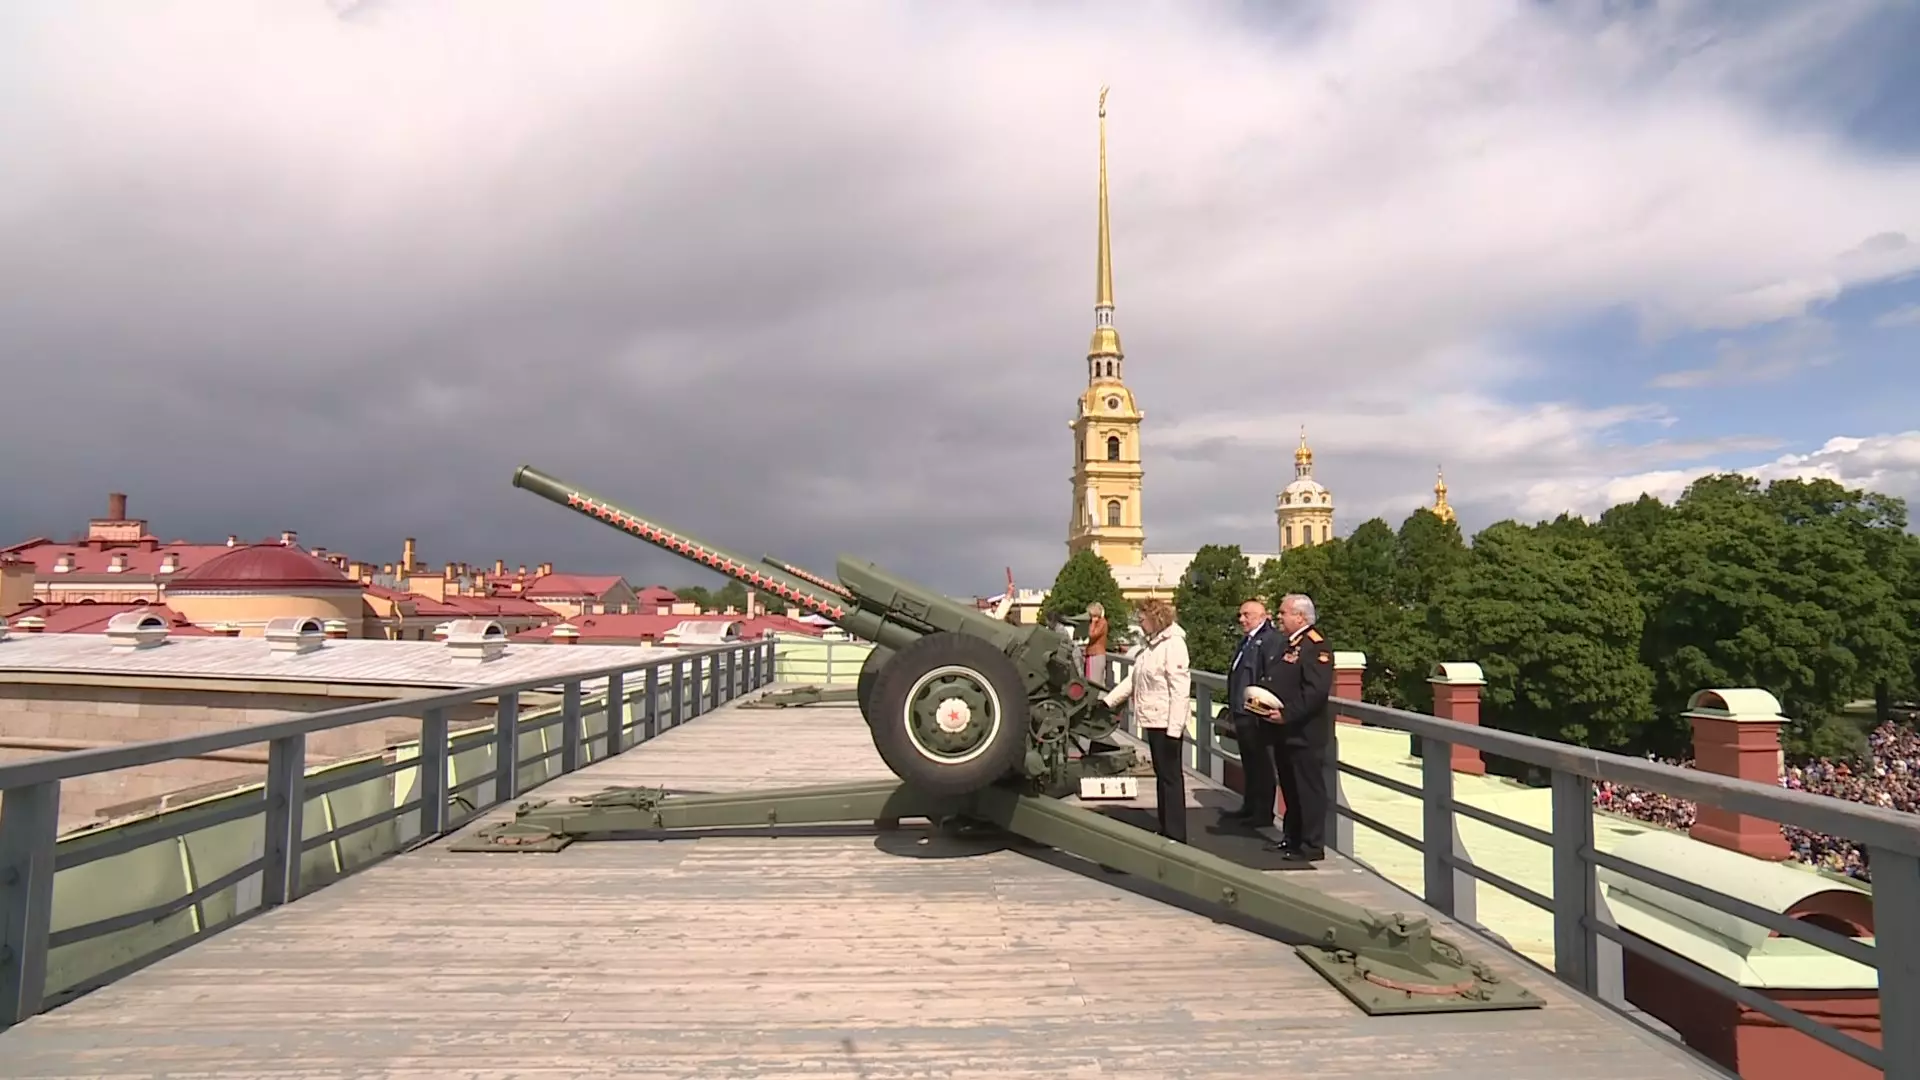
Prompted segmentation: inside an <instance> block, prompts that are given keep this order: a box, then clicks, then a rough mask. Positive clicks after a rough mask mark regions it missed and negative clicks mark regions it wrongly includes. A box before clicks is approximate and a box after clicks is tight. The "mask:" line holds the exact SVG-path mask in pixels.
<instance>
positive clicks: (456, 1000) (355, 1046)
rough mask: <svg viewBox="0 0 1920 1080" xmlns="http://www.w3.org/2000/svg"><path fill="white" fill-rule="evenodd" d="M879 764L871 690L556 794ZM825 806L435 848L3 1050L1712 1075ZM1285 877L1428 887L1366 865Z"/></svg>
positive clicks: (590, 1064)
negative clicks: (867, 708)
mask: <svg viewBox="0 0 1920 1080" xmlns="http://www.w3.org/2000/svg"><path fill="white" fill-rule="evenodd" d="M888 775H889V774H888V772H887V771H886V769H885V767H884V766H883V765H882V764H881V763H880V761H879V759H878V757H877V755H875V754H874V752H873V750H872V746H871V743H870V742H869V741H868V737H867V734H866V731H865V728H864V726H863V725H862V723H861V722H860V720H859V718H858V715H857V714H856V713H854V712H853V710H851V709H846V708H804V709H786V710H739V709H731V708H729V709H724V710H722V711H720V712H716V713H713V714H711V715H708V716H704V717H700V718H698V719H696V720H695V721H693V722H692V723H690V724H688V725H686V726H683V727H680V728H676V729H673V730H671V731H668V732H665V733H663V734H662V735H661V736H660V737H659V738H657V739H656V740H654V741H652V742H650V743H647V744H645V745H643V746H641V747H639V748H637V749H635V750H632V751H630V752H628V753H627V754H624V755H622V756H620V757H618V758H615V759H613V760H612V761H608V762H604V763H601V764H599V765H595V766H593V767H591V768H589V769H587V770H583V771H582V772H580V773H578V774H575V775H573V776H569V777H565V778H562V779H560V780H556V781H554V782H553V783H551V784H549V785H547V786H546V787H544V788H542V789H541V790H540V791H539V792H537V793H536V794H537V795H538V796H564V795H566V794H575V793H580V792H585V791H592V790H597V789H599V788H602V787H607V786H617V785H624V784H650V785H655V784H657V785H665V786H668V787H670V788H673V789H675V790H684V791H719V790H735V789H741V788H746V787H774V786H781V785H792V784H818V783H828V782H834V781H838V780H858V779H866V778H880V777H885V776H888ZM500 816H504V812H496V813H495V814H490V815H488V818H490V819H491V818H497V817H500ZM821 831H824V832H827V833H828V834H827V835H781V836H777V837H767V836H728V837H703V838H700V839H694V840H670V841H652V840H642V841H617V842H601V843H581V844H575V845H574V846H573V847H572V848H570V849H568V850H567V851H564V852H561V853H559V854H557V855H540V854H456V853H452V852H448V851H446V850H445V845H444V844H442V845H438V846H435V847H433V848H430V849H427V850H423V851H420V852H416V853H413V854H410V855H407V856H403V857H401V858H398V859H395V860H392V861H390V862H388V863H385V864H382V865H380V866H377V867H374V868H372V869H369V870H367V871H365V872H363V873H361V874H359V875H357V876H355V877H352V878H349V879H347V880H345V881H342V882H340V883H338V884H335V885H333V886H330V887H329V888H327V889H325V890H323V891H321V892H318V893H316V894H314V895H312V896H309V897H306V898H304V899H302V900H300V901H299V902H298V903H296V904H294V905H292V906H290V907H287V908H283V909H280V910H278V911H275V912H272V913H269V914H267V915H265V916H262V917H260V918H258V919H256V920H254V921H253V922H251V923H249V924H246V925H243V926H241V927H238V928H236V929H234V930H232V931H230V932H228V933H225V934H222V935H220V936H218V937H216V938H214V939H212V940H211V941H208V942H206V943H204V944H201V945H199V946H197V947H195V948H193V949H190V950H187V951H186V952H184V953H181V954H180V955H178V956H175V957H172V958H169V959H168V960H165V961H162V962H161V963H159V964H156V965H155V966H153V967H151V968H149V969H147V970H145V971H143V972H140V973H137V974H135V975H132V976H130V977H128V978H126V979H124V980H122V981H121V982H118V983H116V984H114V985H112V986H109V987H106V988H104V989H102V990H100V991H98V992H96V993H94V994H92V995H90V996H89V997H87V998H84V999H82V1000H80V1001H77V1002H74V1003H72V1004H70V1005H68V1006H66V1007H64V1008H62V1009H59V1010H57V1011H55V1012H53V1013H49V1014H47V1015H45V1016H41V1017H37V1018H35V1019H33V1020H31V1021H29V1022H27V1023H26V1024H22V1025H20V1026H18V1027H16V1028H15V1029H13V1030H12V1031H10V1032H7V1033H6V1034H4V1035H0V1075H4V1076H7V1077H10V1078H11V1077H18V1078H22V1080H29V1078H53V1077H63V1078H64V1077H80V1076H86V1077H104V1078H120V1077H127V1078H131V1077H157V1076H169V1077H182V1076H192V1077H209V1078H210V1077H222V1078H225V1077H234V1078H239V1077H247V1078H268V1077H272V1078H287V1080H294V1078H299V1080H319V1078H335V1077H355V1078H360V1077H395V1078H399V1077H407V1078H415V1077H418V1078H433V1080H456V1078H475V1080H478V1078H487V1080H492V1078H505V1077H581V1078H591V1077H622V1078H627V1080H653V1078H661V1080H665V1078H695V1077H698V1078H701V1080H710V1078H721V1077H751V1078H754V1080H770V1078H788V1077H802V1076H804V1077H808V1078H840V1077H846V1078H862V1080H894V1078H906V1077H915V1078H948V1077H951V1078H956V1080H958V1078H965V1080H992V1078H998V1077H1008V1078H1011V1077H1021V1078H1042V1077H1044V1078H1049V1080H1051V1078H1073V1077H1099V1078H1103V1080H1104V1078H1112V1077H1127V1078H1137V1080H1148V1078H1160V1077H1167V1078H1171V1077H1182V1078H1200V1077H1216V1076H1217V1077H1234V1078H1236V1080H1238V1078H1244V1077H1248V1076H1254V1075H1273V1074H1276V1073H1278V1074H1283V1075H1314V1076H1321V1077H1346V1076H1351V1077H1361V1076H1368V1077H1371V1076H1375V1075H1391V1074H1397V1073H1412V1072H1415V1071H1417V1072H1418V1073H1420V1074H1423V1075H1429V1076H1436V1077H1466V1076H1472V1077H1475V1078H1476V1080H1481V1078H1484V1080H1492V1078H1503V1077H1538V1076H1545V1075H1551V1076H1553V1077H1555V1078H1556V1080H1579V1078H1584V1077H1594V1078H1601V1077H1604V1078H1606V1080H1618V1078H1619V1077H1622V1076H1634V1077H1642V1078H1665V1077H1699V1076H1713V1075H1717V1074H1716V1073H1715V1072H1714V1071H1713V1070H1711V1069H1709V1068H1707V1067H1705V1066H1702V1065H1698V1064H1696V1063H1694V1062H1693V1061H1692V1060H1690V1059H1689V1058H1688V1057H1687V1056H1686V1055H1685V1054H1684V1053H1682V1052H1680V1051H1678V1050H1676V1049H1674V1048H1672V1047H1669V1046H1666V1045H1664V1044H1661V1043H1659V1042H1657V1041H1656V1040H1655V1039H1653V1037H1651V1036H1649V1035H1646V1034H1644V1033H1640V1032H1637V1031H1635V1030H1633V1029H1632V1027H1631V1025H1629V1024H1628V1023H1626V1022H1625V1021H1623V1020H1620V1019H1619V1018H1617V1017H1613V1016H1611V1015H1610V1014H1607V1013H1605V1012H1604V1011H1602V1010H1600V1009H1598V1007H1596V1006H1593V1005H1592V1004H1591V1003H1588V1002H1585V1001H1583V1000H1581V999H1579V998H1578V997H1577V996H1574V995H1571V994H1568V993H1565V992H1562V991H1561V990H1560V989H1559V988H1558V987H1557V986H1555V985H1554V984H1553V982H1552V980H1551V979H1550V978H1547V977H1545V976H1543V975H1541V974H1539V973H1538V972H1531V973H1523V972H1522V967H1521V965H1520V964H1518V963H1516V962H1514V961H1512V960H1511V959H1508V958H1496V960H1495V962H1496V964H1497V966H1498V967H1499V968H1500V969H1501V970H1502V971H1503V972H1506V973H1508V974H1509V975H1515V976H1518V977H1520V978H1521V979H1522V980H1523V982H1525V984H1526V985H1527V986H1529V987H1530V988H1531V989H1534V990H1535V992H1537V993H1540V994H1541V995H1542V996H1544V997H1546V998H1547V999H1548V1000H1549V1002H1550V1005H1549V1007H1548V1008H1546V1009H1544V1010H1538V1011H1532V1012H1518V1013H1484V1014H1468V1015H1452V1016H1416V1017H1401V1018H1391V1019H1386V1018H1383V1019H1370V1018H1368V1017H1366V1016H1364V1015H1362V1014H1361V1013H1360V1012H1359V1011H1358V1010H1356V1009H1354V1008H1353V1007H1352V1006H1350V1005H1349V1004H1348V1003H1347V1002H1346V1000H1345V999H1344V998H1343V997H1341V996H1340V995H1339V994H1338V993H1337V992H1335V991H1334V990H1333V989H1332V988H1331V987H1329V986H1327V985H1326V984H1325V983H1324V982H1323V981H1322V980H1321V979H1320V977H1319V976H1318V975H1316V974H1314V973H1313V972H1312V971H1311V970H1310V969H1309V968H1307V967H1306V966H1305V964H1303V963H1302V962H1301V961H1300V960H1299V959H1298V958H1297V957H1296V956H1295V955H1294V953H1293V951H1292V950H1291V949H1290V948H1288V947H1287V946H1285V945H1283V944H1281V943H1279V942H1276V941H1273V940H1270V939H1268V938H1265V937H1261V936H1258V935H1255V934H1252V933H1249V932H1247V931H1245V930H1242V929H1237V928H1234V927H1232V926H1228V925H1225V924H1222V923H1219V922H1215V921H1213V920H1212V919H1209V918H1207V917H1205V916H1203V915H1199V914H1194V913H1192V912H1189V911H1186V910H1182V909H1180V908H1178V907H1174V906H1171V905H1169V904H1165V903H1162V902H1160V901H1158V900H1156V899H1153V898H1151V897H1150V896H1147V895H1143V894H1142V893H1139V892H1135V891H1130V890H1129V889H1127V888H1122V887H1118V886H1117V885H1116V884H1115V882H1116V881H1128V882H1130V881H1131V879H1116V878H1113V877H1110V876H1107V875H1104V874H1102V873H1100V872H1099V871H1098V870H1097V869H1091V868H1085V867H1074V868H1068V867H1065V866H1062V865H1057V864H1059V863H1062V862H1068V861H1070V860H1063V859H1062V858H1061V857H1059V856H1057V855H1052V854H1051V853H1048V854H1047V856H1046V857H1041V856H1036V855H1033V854H1026V853H1021V852H1016V851H1013V850H1005V849H1002V848H1001V847H1000V846H999V845H997V844H995V843H993V842H991V841H983V840H971V839H969V840H956V839H952V838H947V837H937V836H929V835H928V834H926V832H925V831H924V830H918V829H913V828H911V827H909V828H907V829H903V830H901V831H899V832H895V833H877V834H876V833H873V832H870V831H860V830H840V831H839V834H838V835H835V834H833V831H832V830H821ZM1291 877H1292V878H1293V879H1297V880H1304V879H1307V878H1311V879H1312V881H1313V883H1314V884H1316V886H1319V887H1323V888H1326V889H1327V890H1328V891H1329V892H1332V893H1334V894H1336V895H1340V896H1343V897H1345V898H1347V899H1350V900H1354V901H1356V902H1360V903H1364V904H1368V905H1372V906H1379V907H1384V908H1388V909H1394V908H1399V909H1407V908H1410V907H1412V906H1413V905H1411V903H1410V902H1409V901H1408V899H1407V897H1406V896H1405V894H1403V893H1400V892H1399V891H1398V890H1397V889H1396V888H1395V887H1394V886H1392V885H1390V884H1388V883H1386V882H1383V881H1380V880H1379V879H1377V878H1374V877H1372V876H1370V875H1368V874H1366V873H1364V872H1362V871H1360V870H1358V869H1357V868H1354V867H1352V866H1351V865H1350V864H1342V863H1339V862H1330V863H1329V864H1328V865H1327V866H1326V867H1324V868H1323V869H1321V870H1319V871H1315V872H1312V873H1311V874H1305V873H1299V872H1296V873H1293V874H1292V875H1291ZM1455 938H1456V940H1462V938H1461V936H1460V935H1459V934H1458V933H1456V934H1455Z"/></svg>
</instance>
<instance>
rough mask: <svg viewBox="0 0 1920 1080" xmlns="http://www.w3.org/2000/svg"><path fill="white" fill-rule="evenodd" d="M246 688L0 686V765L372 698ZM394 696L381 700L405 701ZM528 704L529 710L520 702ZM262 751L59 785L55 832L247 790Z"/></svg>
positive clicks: (393, 731)
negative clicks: (171, 802) (214, 792)
mask: <svg viewBox="0 0 1920 1080" xmlns="http://www.w3.org/2000/svg"><path fill="white" fill-rule="evenodd" d="M250 685H251V687H252V688H250V689H246V690H237V691H235V690H213V689H200V688H168V687H165V686H164V685H158V684H157V681H156V685H151V686H97V685H73V684H34V683H0V761H17V760H20V759H22V758H28V757H36V756H39V755H41V754H47V753H56V752H60V751H65V750H80V749H86V748H89V747H94V746H114V745H119V744H121V743H128V742H145V741H147V740H150V739H170V738H178V737H181V736H185V735H200V734H205V733H208V732H214V731H229V730H232V729H234V728H239V727H245V726H248V725H252V724H262V723H266V722H268V721H271V720H279V719H283V718H285V717H288V716H294V715H302V714H307V713H313V712H320V711H324V710H327V709H339V708H344V707H346V706H349V705H359V704H364V703H366V702H368V701H373V700H379V698H376V697H374V696H373V691H369V693H368V694H366V695H364V696H358V697H343V696H338V695H334V694H313V693H300V692H297V691H295V690H293V689H291V688H290V689H289V690H287V691H275V690H273V689H272V688H271V687H270V685H269V686H266V687H262V686H261V684H250ZM418 692H419V691H417V690H406V691H401V690H397V689H396V690H395V691H394V692H393V694H391V695H382V696H383V697H385V696H400V695H401V694H403V693H404V694H407V695H411V694H415V693H418ZM529 704H530V703H529ZM492 716H493V709H492V707H491V706H489V705H484V704H482V705H474V706H467V707H464V708H461V709H457V710H455V711H454V713H453V715H451V716H449V718H448V719H449V721H450V722H451V723H452V724H453V725H454V726H456V727H458V726H460V725H462V724H471V723H476V722H485V721H488V720H490V719H491V718H492ZM419 735H420V721H419V720H418V719H416V718H414V717H407V716H398V717H393V718H390V719H386V720H376V721H370V722H368V723H365V724H356V725H354V726H353V727H349V728H341V729H338V730H334V731H325V732H320V733H317V734H314V735H310V736H308V737H307V763H308V764H309V765H310V766H311V765H319V764H322V763H324V762H326V761H329V760H333V759H337V758H343V757H352V756H355V755H359V754H366V753H370V752H373V751H376V750H379V749H381V748H382V747H385V746H389V745H392V744H394V743H402V742H409V741H412V740H414V739H417V738H419ZM266 760H267V744H265V743H260V744H257V745H251V746H244V747H237V748H235V749H233V750H230V751H225V752H223V753H221V754H216V755H211V756H210V758H201V759H192V760H180V761H170V762H166V763H163V764H159V765H152V766H146V767H143V768H138V769H121V770H117V771H114V772H110V773H102V774H99V775H96V776H86V777H80V778H78V779H74V780H68V781H66V782H64V783H62V784H61V786H60V828H61V830H62V831H63V832H64V831H66V830H68V829H72V828H75V827H78V826H80V825H84V824H87V823H88V822H92V821H95V820H98V819H99V817H100V815H101V814H102V812H103V811H113V812H114V813H115V814H116V815H117V814H120V813H125V812H129V811H132V810H135V809H139V808H142V806H141V804H147V805H149V806H150V805H151V804H152V803H153V802H155V801H156V800H159V799H160V798H162V797H163V796H166V795H168V794H171V793H175V792H182V791H186V790H189V789H196V788H200V787H203V786H212V787H214V788H226V787H230V786H232V785H235V784H245V783H251V782H257V781H259V780H261V779H262V778H264V777H265V775H266Z"/></svg>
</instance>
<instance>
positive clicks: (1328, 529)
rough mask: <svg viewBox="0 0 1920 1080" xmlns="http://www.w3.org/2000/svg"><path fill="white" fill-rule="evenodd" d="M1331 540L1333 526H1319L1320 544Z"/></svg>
mask: <svg viewBox="0 0 1920 1080" xmlns="http://www.w3.org/2000/svg"><path fill="white" fill-rule="evenodd" d="M1331 539H1333V526H1331V525H1322V526H1320V542H1321V543H1323V544H1324V543H1326V542H1327V541H1329V540H1331Z"/></svg>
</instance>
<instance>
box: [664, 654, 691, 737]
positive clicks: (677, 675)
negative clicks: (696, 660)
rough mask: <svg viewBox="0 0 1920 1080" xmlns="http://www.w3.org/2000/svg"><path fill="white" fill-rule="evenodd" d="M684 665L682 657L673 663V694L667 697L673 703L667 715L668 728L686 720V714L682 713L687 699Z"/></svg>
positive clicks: (685, 662)
mask: <svg viewBox="0 0 1920 1080" xmlns="http://www.w3.org/2000/svg"><path fill="white" fill-rule="evenodd" d="M686 664H687V661H686V659H685V658H684V657H683V658H681V659H677V660H675V661H674V662H673V693H672V694H669V695H668V697H670V698H671V699H672V701H673V709H672V711H671V712H669V713H668V714H667V726H668V727H679V726H680V721H682V720H684V719H686V713H685V712H684V711H683V710H684V709H685V707H686V704H685V703H686V698H687V691H686V686H687V676H686Z"/></svg>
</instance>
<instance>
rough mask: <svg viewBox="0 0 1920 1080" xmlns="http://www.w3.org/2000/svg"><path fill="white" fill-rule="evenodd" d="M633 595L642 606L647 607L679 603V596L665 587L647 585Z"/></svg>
mask: <svg viewBox="0 0 1920 1080" xmlns="http://www.w3.org/2000/svg"><path fill="white" fill-rule="evenodd" d="M633 595H634V597H635V598H636V599H638V600H639V601H640V602H641V603H642V604H647V605H649V606H655V605H659V604H677V603H679V602H680V596H679V594H678V593H676V592H674V591H673V590H672V589H669V588H667V587H666V586H665V585H649V586H647V587H646V588H644V589H639V590H636V591H635V592H634V594H633Z"/></svg>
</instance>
